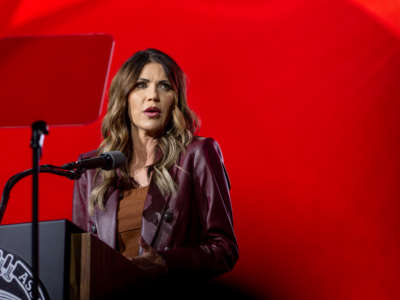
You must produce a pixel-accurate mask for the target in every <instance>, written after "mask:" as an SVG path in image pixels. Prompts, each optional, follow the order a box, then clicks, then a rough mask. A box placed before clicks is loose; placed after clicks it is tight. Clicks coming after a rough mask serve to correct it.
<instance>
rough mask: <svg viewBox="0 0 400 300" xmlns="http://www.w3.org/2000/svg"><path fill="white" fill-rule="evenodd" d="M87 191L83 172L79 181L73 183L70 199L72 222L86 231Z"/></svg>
mask: <svg viewBox="0 0 400 300" xmlns="http://www.w3.org/2000/svg"><path fill="white" fill-rule="evenodd" d="M87 205H88V191H87V174H86V172H84V173H83V174H82V176H81V178H79V180H77V181H75V182H74V192H73V198H72V222H73V223H74V224H75V225H77V226H79V227H80V228H82V229H83V230H85V231H88V228H87V227H88V220H89V213H88V206H87Z"/></svg>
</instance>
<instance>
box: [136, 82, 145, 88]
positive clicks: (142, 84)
mask: <svg viewBox="0 0 400 300" xmlns="http://www.w3.org/2000/svg"><path fill="white" fill-rule="evenodd" d="M145 87H146V83H145V82H137V83H136V84H135V88H139V89H143V88H145Z"/></svg>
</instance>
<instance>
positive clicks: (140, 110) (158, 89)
mask: <svg viewBox="0 0 400 300" xmlns="http://www.w3.org/2000/svg"><path fill="white" fill-rule="evenodd" d="M174 97H175V92H174V90H173V89H172V85H171V83H170V82H169V80H168V78H167V76H166V74H165V72H164V69H163V67H162V66H161V64H159V63H154V62H151V63H148V64H146V65H145V66H144V67H143V69H142V72H141V73H140V75H139V78H138V80H137V82H136V84H135V86H134V88H133V90H132V91H131V92H130V94H129V96H128V103H129V115H130V117H131V123H132V126H133V128H134V129H137V130H138V132H142V133H145V134H146V135H150V136H156V135H158V134H160V133H161V132H162V131H163V130H164V127H165V126H166V123H167V122H168V119H169V116H170V114H171V109H172V106H173V103H174Z"/></svg>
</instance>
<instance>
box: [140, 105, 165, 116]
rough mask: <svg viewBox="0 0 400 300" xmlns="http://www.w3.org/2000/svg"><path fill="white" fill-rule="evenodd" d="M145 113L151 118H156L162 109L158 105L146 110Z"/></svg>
mask: <svg viewBox="0 0 400 300" xmlns="http://www.w3.org/2000/svg"><path fill="white" fill-rule="evenodd" d="M144 114H145V115H146V116H148V117H149V118H156V117H158V116H160V114H161V110H160V109H159V108H158V107H154V106H153V107H149V108H146V109H145V110H144Z"/></svg>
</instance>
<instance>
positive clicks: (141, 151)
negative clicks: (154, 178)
mask: <svg viewBox="0 0 400 300" xmlns="http://www.w3.org/2000/svg"><path fill="white" fill-rule="evenodd" d="M131 132H132V141H133V160H132V168H134V169H140V168H143V167H146V166H149V165H151V164H153V162H154V157H155V149H156V145H157V139H156V138H155V137H152V136H149V135H147V134H146V132H145V131H143V130H139V129H138V128H136V127H133V128H132V131H131Z"/></svg>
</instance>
